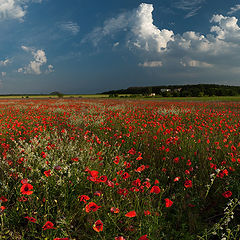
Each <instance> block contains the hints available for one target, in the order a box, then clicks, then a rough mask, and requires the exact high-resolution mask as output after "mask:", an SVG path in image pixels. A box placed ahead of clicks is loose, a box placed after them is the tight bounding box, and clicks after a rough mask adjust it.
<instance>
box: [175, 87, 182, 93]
mask: <svg viewBox="0 0 240 240" xmlns="http://www.w3.org/2000/svg"><path fill="white" fill-rule="evenodd" d="M173 91H174V92H181V91H182V88H175V89H174V90H173Z"/></svg>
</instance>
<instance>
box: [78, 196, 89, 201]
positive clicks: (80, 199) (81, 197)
mask: <svg viewBox="0 0 240 240" xmlns="http://www.w3.org/2000/svg"><path fill="white" fill-rule="evenodd" d="M78 198H79V201H80V202H84V203H87V200H89V199H90V197H89V196H87V195H81V196H79V197H78Z"/></svg>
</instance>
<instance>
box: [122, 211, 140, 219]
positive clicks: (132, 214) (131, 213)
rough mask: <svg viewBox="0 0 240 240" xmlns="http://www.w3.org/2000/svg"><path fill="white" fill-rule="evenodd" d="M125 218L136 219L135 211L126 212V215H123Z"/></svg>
mask: <svg viewBox="0 0 240 240" xmlns="http://www.w3.org/2000/svg"><path fill="white" fill-rule="evenodd" d="M125 216H126V217H130V218H132V217H136V216H137V214H136V212H135V211H131V212H128V213H127V214H125Z"/></svg>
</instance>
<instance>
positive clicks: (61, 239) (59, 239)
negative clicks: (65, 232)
mask: <svg viewBox="0 0 240 240" xmlns="http://www.w3.org/2000/svg"><path fill="white" fill-rule="evenodd" d="M69 239H70V238H54V239H53V240H69Z"/></svg>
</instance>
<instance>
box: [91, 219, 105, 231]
mask: <svg viewBox="0 0 240 240" xmlns="http://www.w3.org/2000/svg"><path fill="white" fill-rule="evenodd" d="M93 229H94V230H95V231H96V232H101V231H102V230H103V223H102V221H101V220H97V221H96V222H95V223H94V224H93Z"/></svg>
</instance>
